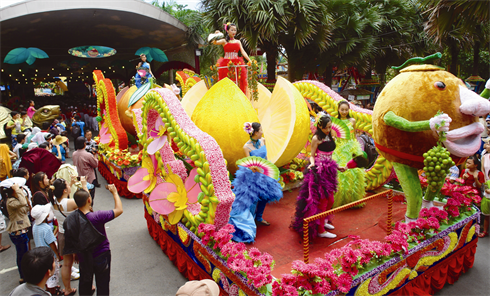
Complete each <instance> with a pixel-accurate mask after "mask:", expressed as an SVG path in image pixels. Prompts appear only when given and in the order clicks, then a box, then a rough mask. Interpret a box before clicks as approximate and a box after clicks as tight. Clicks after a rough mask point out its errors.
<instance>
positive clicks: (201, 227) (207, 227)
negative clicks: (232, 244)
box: [197, 224, 216, 235]
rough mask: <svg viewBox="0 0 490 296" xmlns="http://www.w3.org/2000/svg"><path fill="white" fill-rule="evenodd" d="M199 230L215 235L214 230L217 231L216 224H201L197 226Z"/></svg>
mask: <svg viewBox="0 0 490 296" xmlns="http://www.w3.org/2000/svg"><path fill="white" fill-rule="evenodd" d="M197 231H198V232H199V233H204V234H210V235H214V232H215V231H216V226H214V225H213V224H199V226H198V227H197Z"/></svg>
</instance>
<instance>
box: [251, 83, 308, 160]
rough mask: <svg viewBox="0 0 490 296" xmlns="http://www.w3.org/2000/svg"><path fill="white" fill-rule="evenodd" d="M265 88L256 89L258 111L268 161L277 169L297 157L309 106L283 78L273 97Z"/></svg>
mask: <svg viewBox="0 0 490 296" xmlns="http://www.w3.org/2000/svg"><path fill="white" fill-rule="evenodd" d="M264 89H265V87H263V88H261V87H259V100H258V103H257V104H256V106H257V111H258V113H259V119H260V123H261V124H262V129H263V131H264V137H265V139H266V145H267V158H268V160H270V161H271V162H273V163H274V164H275V165H276V166H278V167H280V166H283V165H286V164H288V163H289V162H290V161H291V159H293V158H294V157H296V156H297V155H298V154H299V152H300V151H301V149H303V147H304V146H305V144H306V141H307V140H308V134H309V131H310V117H309V115H308V107H307V106H306V102H305V100H304V99H303V96H302V95H301V93H300V92H299V91H298V90H297V89H296V87H294V86H293V85H292V84H291V82H289V81H287V80H286V79H284V78H282V77H279V79H278V80H277V83H276V85H275V86H274V91H273V92H272V95H270V96H269V95H268V93H267V91H266V90H264ZM269 94H270V92H269Z"/></svg>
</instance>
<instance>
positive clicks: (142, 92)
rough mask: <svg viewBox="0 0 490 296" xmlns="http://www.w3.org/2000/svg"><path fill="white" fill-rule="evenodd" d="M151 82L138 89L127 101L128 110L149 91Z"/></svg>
mask: <svg viewBox="0 0 490 296" xmlns="http://www.w3.org/2000/svg"><path fill="white" fill-rule="evenodd" d="M150 87H151V82H149V81H148V82H147V83H145V84H143V85H142V86H141V87H140V88H138V89H137V90H136V91H135V92H134V93H133V94H132V95H131V98H130V99H129V103H128V108H129V107H131V106H133V105H134V104H135V103H136V102H138V101H139V99H141V98H142V97H143V96H144V95H146V93H147V92H148V91H149V90H150Z"/></svg>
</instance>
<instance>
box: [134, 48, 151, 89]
mask: <svg viewBox="0 0 490 296" xmlns="http://www.w3.org/2000/svg"><path fill="white" fill-rule="evenodd" d="M140 59H141V62H139V63H138V66H136V75H134V82H135V84H136V87H137V88H140V87H141V86H142V85H143V84H145V83H147V82H148V81H149V79H150V78H152V77H154V76H153V73H152V72H151V68H150V64H149V63H148V62H147V61H146V55H145V54H144V53H142V54H140ZM142 68H143V69H142ZM141 70H143V71H146V73H145V74H146V75H145V76H144V77H141V75H140V72H139V71H141ZM141 73H142V74H143V72H141ZM142 78H145V79H146V80H145V81H144V82H143V83H141V79H142Z"/></svg>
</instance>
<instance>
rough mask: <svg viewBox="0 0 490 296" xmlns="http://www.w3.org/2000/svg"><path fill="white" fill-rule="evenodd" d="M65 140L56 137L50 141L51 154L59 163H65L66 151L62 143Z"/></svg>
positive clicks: (64, 138) (61, 137) (58, 136)
mask: <svg viewBox="0 0 490 296" xmlns="http://www.w3.org/2000/svg"><path fill="white" fill-rule="evenodd" d="M67 139H68V138H67V137H63V136H60V135H57V136H56V138H54V140H53V141H52V143H53V148H52V149H51V152H53V154H54V155H55V156H56V157H57V158H58V159H59V160H61V163H65V160H66V151H65V148H64V147H63V143H65V142H66V140H67Z"/></svg>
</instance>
